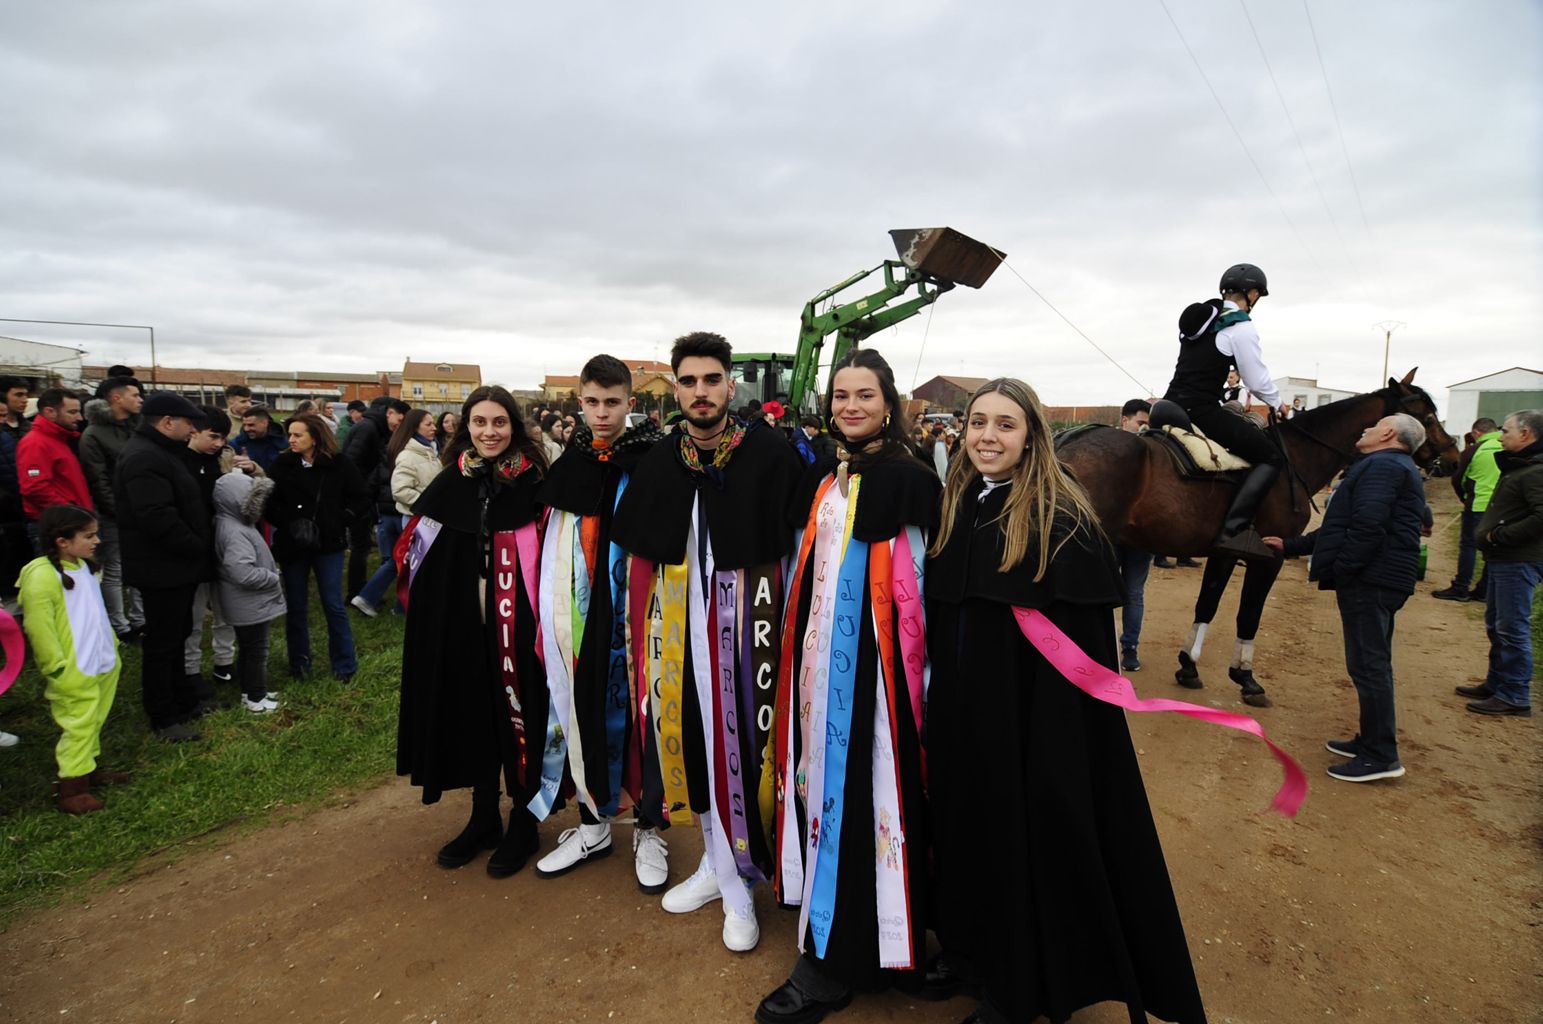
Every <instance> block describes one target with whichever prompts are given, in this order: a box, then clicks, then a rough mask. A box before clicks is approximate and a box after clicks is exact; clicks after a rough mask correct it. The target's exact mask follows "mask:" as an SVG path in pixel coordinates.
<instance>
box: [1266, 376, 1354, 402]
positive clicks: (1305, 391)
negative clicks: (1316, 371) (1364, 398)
mask: <svg viewBox="0 0 1543 1024" xmlns="http://www.w3.org/2000/svg"><path fill="white" fill-rule="evenodd" d="M1274 384H1275V390H1276V391H1279V392H1280V400H1281V401H1282V402H1285V403H1286V404H1287V405H1291V404H1292V403H1293V402H1294V401H1295V400H1296V399H1298V398H1300V399H1301V400H1302V408H1304V409H1316V408H1318V407H1319V406H1320V405H1328V404H1329V403H1330V402H1337V401H1339V400H1340V399H1341V398H1353V397H1354V396H1355V395H1356V394H1358V392H1355V391H1345V390H1343V389H1342V388H1327V387H1323V386H1322V385H1320V384H1319V383H1318V379H1317V378H1316V377H1276V378H1275V380H1274Z"/></svg>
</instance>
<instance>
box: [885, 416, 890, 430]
mask: <svg viewBox="0 0 1543 1024" xmlns="http://www.w3.org/2000/svg"><path fill="white" fill-rule="evenodd" d="M884 429H885V430H888V429H889V413H885V414H884Z"/></svg>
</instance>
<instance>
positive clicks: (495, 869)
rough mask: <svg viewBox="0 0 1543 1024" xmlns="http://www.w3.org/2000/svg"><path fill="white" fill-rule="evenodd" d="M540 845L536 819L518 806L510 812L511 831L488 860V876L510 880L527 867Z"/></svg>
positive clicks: (505, 835) (527, 810) (505, 834)
mask: <svg viewBox="0 0 1543 1024" xmlns="http://www.w3.org/2000/svg"><path fill="white" fill-rule="evenodd" d="M540 843H541V840H540V838H539V837H538V836H537V835H536V819H535V817H533V816H532V815H531V813H530V811H529V809H527V808H525V807H522V806H520V805H519V804H516V805H515V806H514V809H513V810H511V811H510V812H509V831H507V832H505V833H504V840H503V842H501V843H499V844H498V849H496V850H494V851H493V856H491V857H489V858H488V874H489V875H491V876H492V877H493V878H508V877H509V876H510V875H512V874H514V873H515V872H517V871H519V870H520V869H521V868H523V867H524V866H525V862H526V861H528V860H530V856H531V854H533V853H535V852H536V847H537V846H539V845H540Z"/></svg>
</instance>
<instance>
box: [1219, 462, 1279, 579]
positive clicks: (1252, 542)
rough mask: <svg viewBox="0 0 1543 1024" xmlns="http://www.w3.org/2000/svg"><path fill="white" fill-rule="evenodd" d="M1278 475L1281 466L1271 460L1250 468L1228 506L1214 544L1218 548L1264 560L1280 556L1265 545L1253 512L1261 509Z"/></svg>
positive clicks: (1238, 556)
mask: <svg viewBox="0 0 1543 1024" xmlns="http://www.w3.org/2000/svg"><path fill="white" fill-rule="evenodd" d="M1278 476H1280V467H1279V466H1272V465H1270V464H1268V463H1260V464H1259V465H1256V466H1254V467H1253V468H1251V469H1250V470H1249V471H1248V476H1246V477H1244V478H1243V482H1242V483H1241V484H1239V485H1238V491H1237V493H1236V494H1234V495H1233V496H1232V507H1231V508H1229V509H1227V518H1226V520H1225V521H1224V522H1223V523H1222V532H1221V533H1219V534H1217V536H1216V540H1215V542H1214V543H1213V544H1212V547H1213V548H1214V549H1215V550H1216V551H1218V552H1220V553H1221V554H1224V555H1231V556H1232V557H1234V558H1246V559H1253V560H1255V561H1262V562H1273V561H1275V560H1276V559H1278V558H1280V555H1279V554H1277V553H1276V552H1275V551H1272V550H1271V549H1270V548H1268V547H1266V546H1265V543H1264V541H1263V540H1261V539H1260V537H1259V531H1258V530H1255V529H1254V513H1255V512H1257V511H1258V510H1259V503H1260V502H1261V501H1263V500H1264V496H1265V495H1266V494H1269V493H1270V488H1271V487H1273V486H1274V485H1275V478H1276V477H1278Z"/></svg>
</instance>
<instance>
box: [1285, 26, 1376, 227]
mask: <svg viewBox="0 0 1543 1024" xmlns="http://www.w3.org/2000/svg"><path fill="white" fill-rule="evenodd" d="M1302 12H1303V13H1304V14H1306V15H1307V32H1308V34H1309V35H1311V36H1312V37H1313V52H1314V53H1316V54H1317V55H1318V72H1319V73H1320V74H1321V75H1323V91H1324V92H1325V93H1327V94H1328V97H1329V111H1330V112H1331V113H1332V114H1333V115H1334V131H1335V134H1337V135H1338V136H1339V148H1340V152H1342V153H1344V154H1345V170H1347V171H1349V172H1350V188H1351V191H1353V192H1354V193H1355V205H1356V209H1357V210H1359V211H1360V213H1361V226H1362V227H1363V228H1365V229H1366V233H1367V234H1371V230H1372V226H1371V224H1369V223H1368V222H1367V220H1366V206H1365V205H1364V204H1363V203H1362V202H1361V186H1360V184H1359V183H1358V182H1357V181H1356V178H1355V165H1354V164H1352V163H1351V162H1350V148H1349V147H1348V146H1346V145H1345V128H1344V126H1343V125H1342V124H1340V120H1339V106H1338V104H1336V103H1335V102H1334V90H1333V89H1332V88H1330V87H1329V69H1328V68H1327V67H1326V66H1325V65H1324V63H1323V50H1322V48H1320V47H1319V45H1318V30H1317V29H1316V28H1315V27H1314V26H1313V12H1312V9H1311V8H1310V7H1308V5H1307V0H1302Z"/></svg>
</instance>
